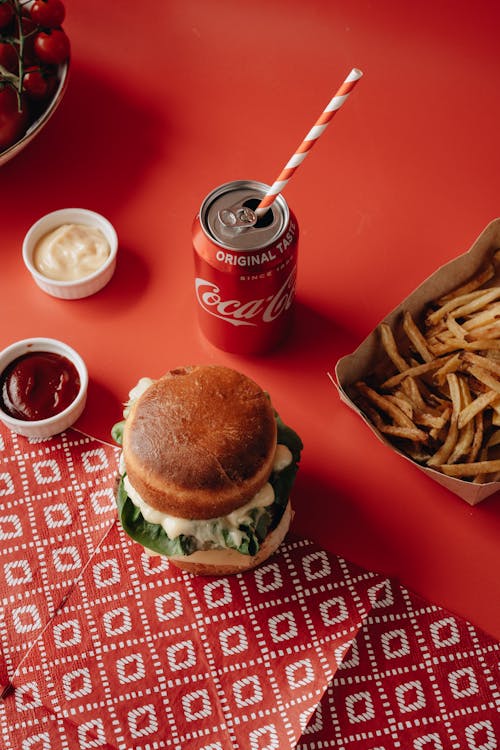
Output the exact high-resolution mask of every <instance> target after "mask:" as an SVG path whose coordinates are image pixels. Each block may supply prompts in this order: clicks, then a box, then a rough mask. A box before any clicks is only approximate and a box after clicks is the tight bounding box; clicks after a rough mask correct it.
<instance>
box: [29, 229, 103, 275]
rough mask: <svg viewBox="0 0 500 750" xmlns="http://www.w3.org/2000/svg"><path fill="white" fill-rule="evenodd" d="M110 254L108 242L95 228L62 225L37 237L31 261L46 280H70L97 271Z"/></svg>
mask: <svg viewBox="0 0 500 750" xmlns="http://www.w3.org/2000/svg"><path fill="white" fill-rule="evenodd" d="M109 254H110V247H109V243H108V241H107V239H106V237H105V236H104V234H103V233H102V232H101V230H100V229H98V228H97V227H92V226H87V225H86V224H62V225H61V226H60V227H57V228H56V229H53V230H52V231H51V232H49V233H48V234H46V235H44V236H43V237H42V238H41V239H40V240H39V242H38V244H37V245H36V247H35V250H34V253H33V263H34V265H35V268H36V269H37V271H39V273H41V274H43V275H44V276H46V277H47V278H49V279H54V280H56V281H72V280H74V279H81V278H83V277H84V276H90V274H92V273H94V271H97V270H98V269H99V268H100V267H101V266H102V265H103V264H104V263H105V262H106V260H107V258H108V257H109Z"/></svg>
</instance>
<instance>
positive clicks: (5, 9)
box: [0, 1, 14, 29]
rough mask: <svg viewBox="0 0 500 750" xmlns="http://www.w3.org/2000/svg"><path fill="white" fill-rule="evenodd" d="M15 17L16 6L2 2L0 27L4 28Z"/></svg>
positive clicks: (0, 4) (0, 5) (0, 6)
mask: <svg viewBox="0 0 500 750" xmlns="http://www.w3.org/2000/svg"><path fill="white" fill-rule="evenodd" d="M13 18H14V8H13V7H12V5H11V3H9V2H8V1H7V2H3V3H0V29H4V28H5V27H6V26H8V25H9V23H10V22H11V21H12V19H13Z"/></svg>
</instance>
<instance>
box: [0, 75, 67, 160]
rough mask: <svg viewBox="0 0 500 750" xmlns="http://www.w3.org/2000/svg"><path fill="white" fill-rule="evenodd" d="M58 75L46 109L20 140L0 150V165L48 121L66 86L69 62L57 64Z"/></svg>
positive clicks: (11, 156)
mask: <svg viewBox="0 0 500 750" xmlns="http://www.w3.org/2000/svg"><path fill="white" fill-rule="evenodd" d="M59 76H60V77H59V84H58V86H57V89H56V91H55V94H54V96H53V97H52V99H51V100H50V102H49V104H48V106H47V109H45V110H44V111H43V112H42V114H41V115H40V117H38V118H37V119H36V120H34V122H32V123H31V125H30V126H29V128H28V130H27V131H26V133H25V134H24V135H23V137H22V138H20V140H18V141H17V142H16V143H14V144H13V145H12V146H9V148H7V149H5V151H2V152H0V167H1V166H2V164H6V162H8V161H10V159H12V158H13V157H14V156H16V154H18V153H19V152H20V151H22V150H23V148H25V147H26V146H27V145H28V143H31V141H32V140H33V139H34V138H36V136H37V135H38V133H39V132H40V131H41V130H42V128H43V127H45V125H46V124H47V123H48V121H49V120H50V118H51V117H52V115H53V114H54V112H55V111H56V109H57V107H58V106H59V105H60V103H61V101H62V98H63V96H64V94H65V92H66V88H67V86H68V76H69V62H66V63H64V64H63V65H60V66H59Z"/></svg>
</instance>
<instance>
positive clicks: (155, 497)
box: [123, 365, 277, 557]
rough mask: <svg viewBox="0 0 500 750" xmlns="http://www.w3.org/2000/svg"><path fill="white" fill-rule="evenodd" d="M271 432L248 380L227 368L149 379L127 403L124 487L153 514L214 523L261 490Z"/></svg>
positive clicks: (261, 396) (263, 398) (266, 407)
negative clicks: (129, 487)
mask: <svg viewBox="0 0 500 750" xmlns="http://www.w3.org/2000/svg"><path fill="white" fill-rule="evenodd" d="M276 433H277V429H276V420H275V418H274V411H273V408H272V406H271V403H270V400H269V398H268V397H267V395H266V394H265V393H264V391H263V390H262V389H261V388H260V386H258V385H257V384H256V383H254V381H253V380H251V379H250V378H248V377H247V376H246V375H243V374H242V373H239V372H237V371H235V370H232V369H230V368H228V367H221V366H217V365H206V366H202V365H199V366H194V367H185V368H181V369H177V370H172V371H171V372H169V373H167V374H166V375H165V376H164V377H162V378H160V379H159V380H157V381H155V382H154V383H153V384H152V385H150V386H149V388H147V390H146V391H145V392H144V393H143V394H142V395H141V396H140V397H139V398H138V399H137V401H135V403H134V404H133V405H132V407H131V409H130V413H129V415H128V417H127V420H126V422H125V429H124V434H123V459H124V462H125V468H126V472H127V474H128V478H129V480H130V483H131V484H132V486H133V487H134V489H135V490H136V491H137V492H138V493H139V494H140V496H141V497H142V499H143V500H144V501H145V502H146V503H147V504H148V505H150V506H151V507H152V508H155V509H157V510H159V511H162V512H164V513H168V514H170V515H173V516H178V517H180V518H189V519H207V518H215V517H219V516H225V515H227V514H228V513H231V512H232V511H233V510H236V508H239V507H241V506H242V505H244V504H245V503H247V502H248V501H249V500H250V499H251V498H252V497H253V496H254V495H255V494H256V493H257V492H258V491H259V490H260V489H261V488H262V486H263V485H264V484H265V482H266V481H267V479H268V478H269V476H270V474H271V470H272V465H273V459H274V454H275V449H276ZM242 557H244V556H242Z"/></svg>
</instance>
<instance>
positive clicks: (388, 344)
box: [380, 323, 408, 372]
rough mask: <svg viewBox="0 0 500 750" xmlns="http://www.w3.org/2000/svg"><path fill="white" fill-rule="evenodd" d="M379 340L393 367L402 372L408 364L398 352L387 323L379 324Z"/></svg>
mask: <svg viewBox="0 0 500 750" xmlns="http://www.w3.org/2000/svg"><path fill="white" fill-rule="evenodd" d="M380 340H381V341H382V346H383V347H384V349H385V351H386V354H387V356H388V357H389V359H390V360H391V362H392V363H393V364H394V365H395V367H396V368H397V369H398V370H399V371H400V372H404V371H405V370H407V369H408V364H407V362H406V360H405V359H403V357H402V356H401V354H400V353H399V351H398V347H397V345H396V341H395V339H394V334H393V332H392V331H391V327H390V326H389V325H388V324H387V323H382V324H381V325H380Z"/></svg>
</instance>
